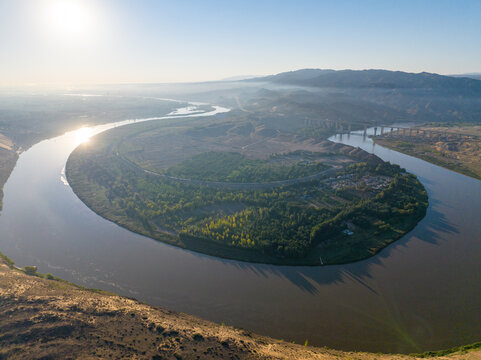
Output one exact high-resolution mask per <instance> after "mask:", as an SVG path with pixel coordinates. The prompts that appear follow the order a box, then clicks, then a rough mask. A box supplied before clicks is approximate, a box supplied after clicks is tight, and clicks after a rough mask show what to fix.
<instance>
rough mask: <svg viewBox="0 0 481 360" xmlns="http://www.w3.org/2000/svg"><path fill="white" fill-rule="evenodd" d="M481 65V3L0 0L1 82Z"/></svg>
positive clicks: (446, 69)
mask: <svg viewBox="0 0 481 360" xmlns="http://www.w3.org/2000/svg"><path fill="white" fill-rule="evenodd" d="M299 68H331V69H346V68H350V69H367V68H383V69H391V70H403V71H410V72H420V71H429V72H437V73H441V74H453V73H466V72H480V71H481V1H480V0H473V1H463V0H453V1H442V0H433V1H422V0H413V1H407V0H403V1H401V0H399V1H397V0H396V1H388V0H382V1H369V0H363V1H361V0H359V1H340V0H339V1H321V0H313V1H307V0H296V1H294V0H292V1H281V0H276V1H274V0H272V1H267V0H252V1H250V0H237V1H235V0H202V1H201V0H198V1H193V0H192V1H186V0H185V1H183V0H172V1H162V0H156V1H154V0H0V85H7V86H8V85H24V84H30V83H36V84H59V83H66V84H69V83H70V84H73V83H129V82H172V81H176V82H177V81H201V80H214V79H221V78H224V77H230V76H235V75H258V74H272V73H278V72H282V71H288V70H294V69H299Z"/></svg>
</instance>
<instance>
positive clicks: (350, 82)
mask: <svg viewBox="0 0 481 360" xmlns="http://www.w3.org/2000/svg"><path fill="white" fill-rule="evenodd" d="M466 76H467V75H466ZM249 81H267V82H271V83H277V84H287V85H300V86H310V87H319V88H350V89H366V88H367V89H426V90H430V89H431V90H448V91H454V92H457V93H462V94H481V81H480V80H477V79H474V78H470V77H461V76H445V75H438V74H432V73H427V72H422V73H416V74H415V73H407V72H402V71H388V70H339V71H336V70H321V69H302V70H297V71H290V72H285V73H280V74H277V75H271V76H266V77H260V78H255V79H250V80H249Z"/></svg>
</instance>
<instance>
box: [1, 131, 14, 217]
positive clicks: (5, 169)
mask: <svg viewBox="0 0 481 360" xmlns="http://www.w3.org/2000/svg"><path fill="white" fill-rule="evenodd" d="M17 159H18V154H17V152H16V147H15V144H14V143H13V141H12V140H10V139H9V138H8V137H6V136H5V135H3V134H0V210H1V209H2V198H3V191H2V189H3V185H4V184H5V183H6V182H7V180H8V177H9V176H10V173H11V172H12V171H13V168H14V167H15V164H16V162H17Z"/></svg>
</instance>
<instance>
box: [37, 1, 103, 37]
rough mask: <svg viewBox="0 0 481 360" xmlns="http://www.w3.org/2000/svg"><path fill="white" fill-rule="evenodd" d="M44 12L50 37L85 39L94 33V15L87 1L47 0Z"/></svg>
mask: <svg viewBox="0 0 481 360" xmlns="http://www.w3.org/2000/svg"><path fill="white" fill-rule="evenodd" d="M44 10H45V17H44V20H45V22H46V25H47V27H48V28H49V29H50V30H51V32H52V36H53V35H55V36H57V37H59V36H60V37H68V38H73V37H74V38H86V37H88V36H90V35H91V34H92V33H94V30H95V29H94V24H95V21H94V18H95V15H96V14H95V11H94V9H93V6H92V3H91V2H90V1H88V0H47V1H46V3H45V7H44Z"/></svg>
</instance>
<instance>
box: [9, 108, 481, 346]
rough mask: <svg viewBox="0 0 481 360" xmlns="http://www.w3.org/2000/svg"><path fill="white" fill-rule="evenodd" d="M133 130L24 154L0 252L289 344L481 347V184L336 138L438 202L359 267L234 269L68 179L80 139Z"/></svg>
mask: <svg viewBox="0 0 481 360" xmlns="http://www.w3.org/2000/svg"><path fill="white" fill-rule="evenodd" d="M223 111H226V109H222V108H219V107H217V108H216V111H213V112H211V113H206V114H201V115H203V116H209V115H212V114H214V113H217V112H223ZM186 112H187V113H188V112H189V111H186ZM184 113H185V112H182V111H180V113H179V114H184ZM172 116H179V115H172ZM190 116H199V114H198V113H196V114H191V115H190ZM159 119H160V120H159V121H161V119H162V118H159ZM144 120H153V119H144ZM139 121H140V120H139ZM131 122H133V121H125V122H120V123H116V124H107V125H101V126H97V127H93V128H90V129H86V130H82V131H81V132H78V131H76V132H70V133H66V134H64V135H62V136H59V137H56V138H52V139H49V140H45V141H42V142H40V143H38V144H36V145H35V146H33V147H31V148H30V149H29V150H27V151H26V152H24V153H22V154H21V155H20V158H19V160H18V163H17V165H16V167H15V169H14V171H13V173H12V174H11V176H10V178H9V180H8V182H7V183H6V185H5V187H4V193H5V196H4V208H3V211H2V213H1V216H0V234H1V235H0V236H1V237H0V250H1V251H2V252H4V253H5V254H6V255H8V256H9V257H11V258H12V259H13V260H14V261H15V262H16V263H17V265H19V266H25V265H36V266H37V267H38V269H39V271H40V272H44V273H47V272H50V273H53V274H54V275H56V276H60V277H62V278H64V279H66V280H69V281H73V282H75V283H77V284H80V285H83V286H87V287H94V288H100V289H104V290H110V291H114V292H116V293H119V294H122V295H126V296H130V297H135V298H137V299H139V300H142V301H145V302H148V303H150V304H154V305H159V306H162V307H166V308H168V309H171V310H176V311H181V312H185V313H189V314H194V315H197V316H200V317H202V318H205V319H210V320H213V321H216V322H219V323H220V322H223V323H225V324H227V325H234V326H237V327H243V328H246V329H250V330H253V331H255V332H258V333H261V334H265V335H270V336H273V337H276V338H280V339H285V340H286V341H287V340H288V341H296V342H298V343H299V342H301V343H303V342H304V341H305V340H306V339H308V340H309V344H311V345H324V346H328V347H332V348H337V349H346V350H369V351H376V352H418V351H424V350H434V349H440V348H448V347H452V346H456V345H460V344H465V343H470V342H475V341H479V340H480V335H481V329H480V324H481V298H480V294H481V292H480V290H481V181H478V180H475V179H472V178H469V177H466V176H464V175H460V174H457V173H454V172H452V171H449V170H445V169H442V168H440V167H438V166H435V165H431V164H429V163H427V162H425V161H422V160H419V159H415V158H413V157H410V156H407V155H403V154H400V153H398V152H395V151H391V150H388V149H385V148H383V147H381V146H378V145H374V144H373V143H372V141H371V140H370V139H369V138H363V137H362V135H360V134H351V136H347V135H344V136H343V137H342V139H341V138H340V136H337V137H334V138H332V140H333V141H340V142H343V143H345V144H349V145H353V146H360V147H361V148H363V149H365V150H367V151H369V152H373V153H375V154H376V155H378V156H379V157H381V158H382V159H384V160H389V161H391V162H393V163H396V164H399V165H401V166H402V167H404V168H406V169H407V170H408V171H409V172H412V173H414V174H416V175H417V176H418V177H419V179H420V180H421V182H422V183H423V184H424V186H425V187H426V188H427V190H428V193H429V201H430V205H429V209H428V212H427V215H426V217H425V218H424V219H423V220H422V221H421V222H420V223H419V224H418V226H417V227H416V228H415V229H414V230H413V231H411V232H410V233H409V234H408V235H406V236H404V237H403V238H402V239H401V240H399V241H397V242H395V243H394V244H392V245H391V246H389V247H387V248H386V249H384V250H383V251H382V252H381V253H380V254H378V255H376V256H374V257H372V258H370V259H367V260H364V261H360V262H357V263H353V264H348V265H336V266H325V267H289V266H273V265H262V264H250V263H244V262H238V261H231V260H224V259H219V258H215V257H211V256H207V255H202V254H198V253H194V252H191V251H186V250H182V249H179V248H176V247H173V246H169V245H166V244H163V243H160V242H157V241H154V240H151V239H149V238H146V237H144V236H141V235H137V234H134V233H132V232H130V231H128V230H126V229H123V228H121V227H119V226H117V225H115V224H113V223H111V222H110V221H107V220H105V219H103V218H101V217H100V216H98V215H96V214H95V213H94V212H92V211H91V210H90V209H89V208H87V207H86V206H85V205H84V204H83V203H82V202H81V201H80V200H79V199H78V198H77V197H76V196H75V194H74V193H73V192H72V190H71V188H70V187H69V186H66V185H65V184H64V182H62V181H61V179H60V178H61V176H60V174H61V171H62V169H63V168H64V166H65V163H66V161H67V158H68V156H69V154H70V153H71V152H72V151H73V150H74V148H75V147H76V146H77V144H78V143H79V141H81V139H80V140H79V136H80V138H81V137H82V136H85V134H88V136H90V135H92V134H94V133H98V132H100V131H103V130H106V129H109V128H112V127H114V126H119V125H124V124H128V123H131Z"/></svg>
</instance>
